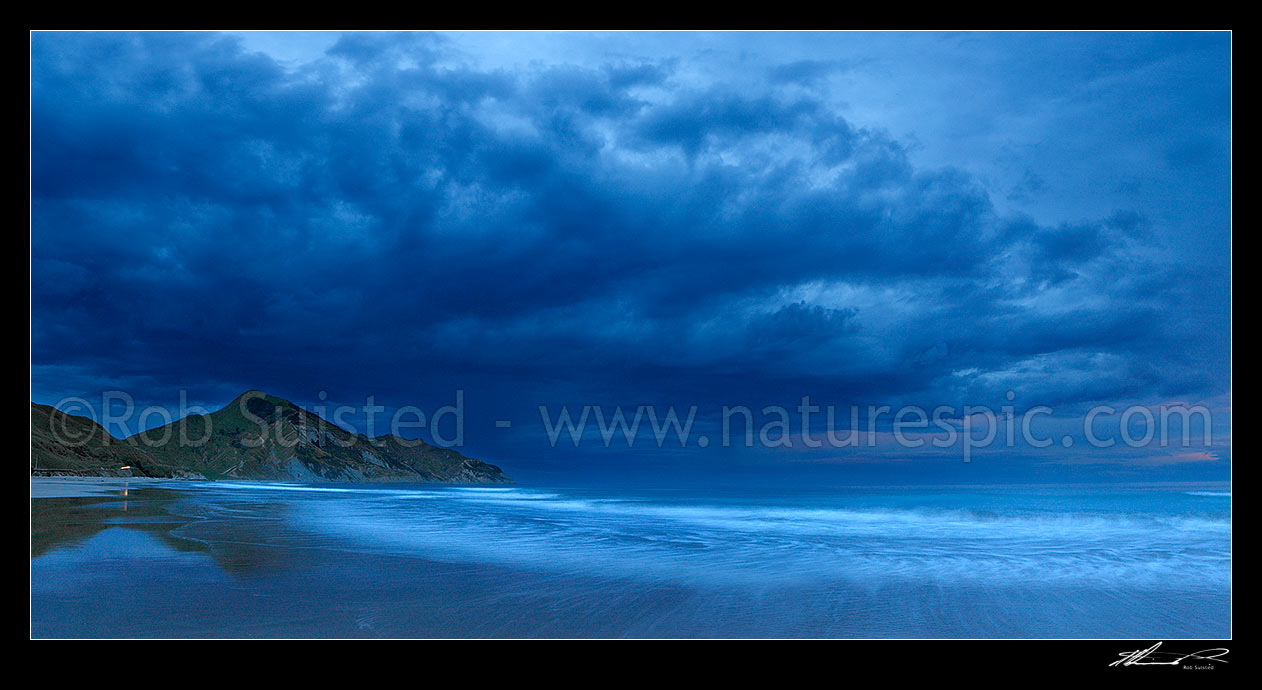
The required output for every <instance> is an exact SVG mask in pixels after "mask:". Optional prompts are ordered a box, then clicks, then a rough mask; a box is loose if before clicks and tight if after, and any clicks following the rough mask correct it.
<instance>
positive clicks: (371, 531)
mask: <svg viewBox="0 0 1262 690" xmlns="http://www.w3.org/2000/svg"><path fill="white" fill-rule="evenodd" d="M67 481H69V482H70V484H73V483H74V482H73V480H54V479H46V480H35V479H33V480H32V495H33V496H36V497H35V498H32V504H31V505H32V508H31V510H32V518H31V519H32V525H31V528H32V558H31V604H30V605H31V635H32V636H33V637H56V638H63V637H72V638H78V637H89V638H100V637H107V638H134V637H143V638H168V637H230V638H255V637H280V638H291V637H297V638H308V637H333V638H357V637H404V638H412V637H418V638H432V637H438V638H466V637H479V638H481V637H485V638H589V637H596V638H624V637H631V638H656V637H667V638H673V637H686V638H733V637H736V638H816V637H821V638H934V639H937V638H1137V637H1143V638H1158V639H1159V638H1220V637H1229V636H1230V635H1231V493H1230V490H1229V489H1228V488H1222V489H1220V490H1206V489H1205V488H1203V487H1199V488H1196V487H1193V488H1189V487H1186V486H1184V487H1180V486H1143V487H1119V486H1105V485H1102V486H971V487H888V486H886V487H828V488H824V487H810V488H801V489H786V488H782V487H777V488H760V487H756V486H750V487H743V488H723V489H697V488H686V489H668V488H645V487H636V488H633V489H629V488H619V487H616V486H601V487H564V488H554V487H545V486H528V485H526V486H468V487H465V486H435V485H366V484H355V485H330V484H318V485H304V484H293V483H271V482H266V483H265V482H194V481H170V482H143V483H139V482H138V483H135V484H128V483H118V482H116V483H104V484H95V485H92V486H91V487H90V488H89V489H88V490H85V491H83V492H80V493H74V492H71V493H72V494H73V495H60V494H58V492H57V491H55V490H54V491H51V492H50V491H48V490H47V485H48V484H49V483H52V485H53V486H65V485H66V484H64V482H67ZM57 482H63V484H57ZM37 483H40V484H39V486H38V487H37V486H36V485H37ZM37 488H38V489H39V490H38V491H37V490H36V489H37ZM42 496H51V497H42Z"/></svg>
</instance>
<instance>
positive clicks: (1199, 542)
mask: <svg viewBox="0 0 1262 690" xmlns="http://www.w3.org/2000/svg"><path fill="white" fill-rule="evenodd" d="M263 488H268V489H274V488H275V485H268V486H266V487H263ZM276 490H278V491H288V492H293V493H292V494H291V495H293V496H294V497H295V500H296V501H300V502H301V505H300V506H295V510H293V511H291V512H292V514H293V515H294V516H295V518H296V519H297V520H298V521H300V522H301V524H302V525H303V526H304V528H306V529H309V530H312V531H314V532H317V533H320V534H323V535H326V536H327V537H330V538H334V539H338V540H341V541H342V542H343V543H344V545H345V547H346V548H351V549H368V550H372V551H376V552H382V553H393V554H398V553H405V554H414V555H419V556H423V557H428V558H436V559H443V560H453V561H461V562H468V561H474V562H485V563H489V564H497V565H504V566H512V567H527V568H532V569H540V570H547V571H566V572H576V573H585V574H597V575H599V576H601V577H610V576H617V577H632V578H652V579H656V580H669V581H688V582H712V583H723V584H728V585H744V586H755V587H756V586H764V585H766V584H768V583H770V582H796V583H816V584H820V583H827V582H830V581H838V582H839V581H847V582H851V583H867V584H871V585H873V586H879V585H880V583H882V582H889V581H891V580H915V581H921V582H930V583H931V582H935V581H947V580H949V581H952V582H974V583H977V584H978V585H981V586H1013V587H1020V586H1024V584H1028V583H1029V582H1034V581H1042V582H1046V583H1061V584H1082V583H1095V584H1096V585H1100V584H1104V585H1109V586H1114V585H1118V584H1119V583H1124V584H1125V585H1126V586H1132V587H1135V586H1140V587H1142V586H1157V585H1161V586H1173V587H1181V586H1197V587H1230V562H1231V548H1230V544H1231V523H1230V519H1229V517H1224V516H1206V515H1186V514H1160V513H1140V512H1136V513H1124V514H1102V513H1090V512H1061V513H1047V512H1028V511H1022V510H1013V511H1012V512H1009V513H996V512H993V511H990V512H984V511H975V510H967V509H962V508H959V507H952V508H942V509H928V508H905V507H897V506H892V507H861V508H860V507H846V506H829V505H809V504H807V505H758V504H753V503H731V502H727V503H720V502H716V501H710V502H705V501H702V502H678V501H668V500H665V499H660V498H657V499H654V498H645V497H632V496H616V495H607V494H606V495H593V494H590V493H589V494H584V493H581V492H557V491H544V490H536V489H525V488H499V487H497V488H495V489H492V490H481V489H479V488H473V489H470V488H464V487H461V488H456V489H452V488H441V489H435V490H428V489H415V488H409V489H341V488H332V487H330V488H327V489H325V488H320V487H307V488H302V489H301V490H300V488H299V487H284V488H281V489H276ZM304 491H307V492H308V493H309V495H312V496H313V498H312V499H311V500H306V499H303V498H301V495H302V492H304ZM320 492H325V493H328V492H332V493H341V494H348V493H349V494H351V495H352V496H344V497H345V498H352V500H341V499H338V500H327V499H325V500H320V499H318V498H314V496H317V495H318V494H319V493H320ZM400 498H402V499H407V500H402V501H401V500H398V499H400ZM891 501H892V502H896V501H895V500H894V499H891Z"/></svg>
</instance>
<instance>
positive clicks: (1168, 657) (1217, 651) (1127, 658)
mask: <svg viewBox="0 0 1262 690" xmlns="http://www.w3.org/2000/svg"><path fill="white" fill-rule="evenodd" d="M1161 645H1162V643H1161V642H1158V643H1157V644H1155V645H1153V646H1151V647H1149V648H1148V649H1137V650H1135V651H1133V652H1122V653H1121V654H1119V655H1118V656H1120V657H1122V658H1120V659H1118V660H1117V661H1114V662H1113V663H1111V664H1109V666H1178V665H1179V664H1181V663H1183V662H1184V661H1185V660H1187V659H1192V660H1194V661H1208V662H1211V663H1214V662H1218V661H1221V662H1223V663H1224V664H1225V663H1227V660H1226V659H1224V658H1222V657H1224V656H1226V654H1227V649H1226V648H1224V647H1216V648H1214V649H1202V650H1201V651H1199V652H1192V653H1191V654H1178V653H1175V652H1159V651H1157V649H1158V648H1159V647H1161Z"/></svg>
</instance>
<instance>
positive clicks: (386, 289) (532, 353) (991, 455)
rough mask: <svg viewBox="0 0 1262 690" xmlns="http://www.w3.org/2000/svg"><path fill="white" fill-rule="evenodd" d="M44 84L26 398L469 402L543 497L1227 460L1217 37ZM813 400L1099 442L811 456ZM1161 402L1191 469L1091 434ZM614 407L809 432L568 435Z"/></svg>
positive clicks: (478, 53) (272, 56)
mask: <svg viewBox="0 0 1262 690" xmlns="http://www.w3.org/2000/svg"><path fill="white" fill-rule="evenodd" d="M30 98H31V397H32V400H34V401H36V402H43V403H47V404H55V403H57V402H59V401H62V400H64V399H65V398H67V397H68V396H76V397H80V398H83V399H85V400H89V401H94V402H96V403H99V402H100V401H101V399H102V394H103V392H105V391H123V392H126V393H127V394H128V395H129V396H131V398H132V399H134V401H135V403H136V405H137V406H138V407H143V406H146V405H157V406H162V407H164V408H168V409H172V410H177V406H178V403H179V400H180V399H181V391H186V393H185V394H184V395H185V396H186V397H187V399H188V400H189V401H190V402H192V403H196V404H200V405H204V406H205V407H207V408H210V409H216V408H217V407H219V406H222V405H224V404H226V403H227V402H229V401H230V400H232V399H233V398H234V397H235V396H236V395H238V394H239V393H241V392H242V391H244V390H246V389H261V390H264V391H266V392H268V393H271V394H274V395H278V396H281V397H285V398H288V399H290V400H293V401H294V402H297V403H299V404H302V405H304V406H308V407H310V406H315V405H328V406H332V405H337V404H347V405H352V406H356V407H360V406H363V405H364V404H365V402H366V400H367V398H368V396H372V398H373V401H374V403H375V404H378V405H381V406H383V407H384V408H386V410H387V413H386V414H387V415H389V413H390V411H392V410H396V409H398V408H399V407H401V406H405V405H411V406H416V407H419V408H421V409H422V410H424V411H426V412H427V413H428V414H431V415H432V414H433V413H434V412H435V411H436V410H437V409H438V408H439V407H441V406H444V405H455V404H456V401H457V391H460V396H461V400H462V404H461V408H462V412H463V417H464V424H463V427H464V429H463V444H462V446H461V450H462V452H465V453H466V454H468V455H472V456H475V457H480V458H482V459H485V460H488V461H490V462H495V463H496V464H499V465H501V466H503V467H505V468H506V469H507V470H508V471H509V472H510V474H515V476H519V477H523V476H524V477H540V478H549V479H555V478H557V477H567V476H581V475H585V474H593V475H594V474H600V473H611V472H612V473H616V472H626V473H636V472H639V473H641V474H643V475H645V476H666V475H680V476H683V475H687V474H689V473H693V474H698V475H700V476H715V475H717V474H730V475H732V476H736V475H743V474H748V473H752V474H759V475H762V474H771V475H775V474H776V473H781V474H785V475H788V474H795V473H806V474H808V475H810V474H811V473H818V474H820V476H828V477H830V478H835V477H840V478H842V479H853V480H856V481H858V480H867V479H871V478H874V477H876V478H891V477H892V478H895V479H896V480H898V481H914V480H918V479H925V478H933V479H936V480H943V481H958V482H966V483H967V482H973V481H984V480H987V479H994V478H998V477H1025V478H1034V479H1055V480H1067V481H1068V480H1077V479H1080V478H1084V477H1085V478H1114V479H1116V478H1121V479H1126V480H1130V481H1143V480H1200V479H1225V478H1227V477H1229V474H1230V456H1231V451H1230V441H1231V433H1230V412H1231V403H1230V394H1231V337H1230V335H1231V302H1230V299H1231V223H1230V221H1231V43H1230V34H1227V33H1100V32H1082V33H1059V34H1058V33H964V34H957V33H936V32H923V33H881V32H868V33H862V32H861V33H747V32H732V33H713V34H709V33H682V32H662V33H653V32H622V33H610V34H596V33H553V32H524V33H494V32H457V33H444V34H427V33H418V34H412V33H348V34H338V33H297V32H288V33H272V32H246V33H232V34H220V33H195V34H175V33H99V34H98V33H51V32H36V33H33V34H32V35H31V94H30ZM803 396H809V398H810V400H811V402H812V404H814V405H818V406H821V407H826V406H829V405H834V406H836V407H837V409H838V412H837V418H838V419H840V420H849V416H850V413H849V409H850V408H851V407H852V406H858V407H860V408H861V409H863V410H866V408H867V407H868V406H869V405H872V406H881V405H888V406H891V408H892V409H893V410H898V409H900V408H901V407H903V406H908V405H912V406H919V407H921V408H923V409H925V410H930V409H932V408H934V407H937V406H944V405H945V406H954V407H957V408H962V407H963V406H965V405H975V406H988V407H990V408H992V409H994V410H999V409H1000V408H1001V406H1005V405H1007V406H1011V408H1012V410H1014V412H1013V415H1011V416H1016V415H1021V414H1023V413H1024V412H1026V411H1028V410H1030V409H1032V408H1035V407H1040V406H1043V407H1046V408H1048V409H1049V410H1050V412H1048V413H1047V414H1044V415H1042V416H1041V417H1040V418H1039V420H1038V422H1037V424H1036V426H1038V427H1039V429H1040V432H1039V433H1040V434H1041V435H1043V436H1047V437H1053V438H1062V437H1063V438H1068V439H1071V441H1075V442H1074V443H1072V444H1071V441H1066V442H1065V443H1063V444H1062V443H1057V444H1054V445H1052V446H1051V447H1049V448H1036V447H1032V446H1031V445H1030V444H1028V443H1021V442H1018V443H1017V444H1015V446H1005V447H1001V448H985V449H982V450H978V451H977V452H976V455H975V456H974V458H973V461H972V462H968V463H964V462H961V461H960V458H959V453H958V452H957V451H956V450H955V449H951V448H946V449H935V448H924V447H922V448H917V449H912V448H908V447H905V446H903V445H900V444H897V443H892V442H890V436H891V434H890V431H891V430H892V427H891V424H892V422H891V421H890V420H889V419H888V418H886V419H884V420H882V419H880V417H879V415H878V416H877V418H876V419H875V421H873V425H872V426H871V430H872V431H873V434H872V438H873V439H878V440H877V441H874V445H871V446H864V447H862V448H842V449H839V448H835V447H827V446H826V447H823V448H812V447H810V445H809V444H807V443H804V442H803V441H804V439H803V438H802V437H801V435H800V431H801V423H800V421H799V420H798V415H797V412H796V411H794V409H795V408H796V406H797V405H799V402H800V400H801V398H802V397H803ZM1173 404H1184V405H1201V406H1204V407H1205V408H1206V409H1208V410H1210V412H1211V413H1212V423H1211V425H1210V426H1211V432H1212V433H1211V435H1212V440H1211V441H1210V442H1209V444H1208V445H1206V444H1204V443H1203V439H1201V438H1200V436H1199V435H1197V436H1196V437H1195V438H1194V441H1197V442H1196V443H1194V444H1193V446H1192V447H1188V446H1186V445H1184V446H1180V447H1155V446H1152V445H1148V446H1145V447H1131V446H1130V445H1127V444H1123V443H1118V444H1115V445H1114V446H1112V447H1110V448H1108V449H1102V448H1095V447H1088V446H1087V445H1086V444H1085V443H1083V442H1082V441H1083V440H1084V439H1085V436H1084V433H1083V419H1084V417H1085V416H1086V415H1087V414H1088V413H1089V412H1090V410H1091V409H1092V408H1093V407H1094V406H1099V405H1108V406H1110V407H1112V408H1115V409H1118V410H1121V409H1123V408H1126V407H1128V406H1136V405H1138V406H1143V407H1145V408H1146V409H1150V410H1155V409H1158V408H1159V407H1160V406H1162V405H1173ZM595 405H599V406H601V407H602V410H603V411H604V412H605V413H606V414H608V413H610V412H611V411H612V410H613V409H614V408H615V407H616V406H621V407H622V408H623V409H624V410H626V412H627V414H628V416H630V415H631V413H632V412H633V411H634V410H635V409H636V408H637V407H638V406H641V405H646V406H653V407H654V409H655V410H657V411H658V414H659V415H660V414H662V412H663V411H665V410H666V409H667V407H668V406H675V407H676V408H677V409H678V410H681V411H682V410H685V409H687V408H689V407H691V406H696V408H697V409H698V412H697V416H696V420H695V424H696V430H698V432H699V433H700V432H704V433H706V434H708V435H710V436H714V434H716V433H717V429H718V425H719V422H720V414H719V411H720V410H721V408H722V406H725V405H726V406H738V405H743V406H747V407H749V408H751V409H752V410H753V411H754V412H755V413H758V412H759V411H760V410H761V409H762V408H764V406H777V405H779V406H785V407H787V408H789V409H790V411H793V419H792V420H791V421H790V422H789V428H790V434H788V435H789V436H790V437H792V435H793V434H795V433H796V434H798V437H797V443H793V444H792V445H791V446H786V445H783V444H780V443H775V444H765V443H764V444H756V447H752V448H751V447H743V446H742V447H735V446H739V444H735V446H733V447H728V446H725V445H723V444H719V443H717V442H716V443H714V444H713V445H712V446H710V447H707V448H702V447H699V446H698V445H697V444H696V443H695V442H692V443H685V444H678V443H676V444H673V445H672V444H669V443H667V444H666V445H665V446H664V447H662V448H657V447H655V446H654V445H653V444H652V443H651V441H652V439H648V441H649V443H647V444H645V443H637V445H635V446H634V447H632V448H627V447H626V444H625V443H624V444H617V443H615V444H612V446H611V447H609V448H605V447H604V446H603V445H602V444H601V443H599V442H596V443H590V442H587V441H589V440H590V439H591V438H592V437H595V436H598V430H597V429H588V433H587V434H586V435H585V436H584V443H583V444H582V447H579V448H575V447H574V446H573V444H571V443H570V442H569V440H567V439H566V438H564V437H563V439H562V442H561V443H558V444H556V445H555V446H553V445H552V444H551V443H550V442H549V440H548V438H547V435H546V433H545V430H546V427H545V424H544V421H543V415H542V414H541V412H540V410H539V408H540V406H544V407H545V408H547V411H548V415H549V416H550V417H551V418H552V419H555V417H556V415H557V414H558V412H559V410H560V408H561V406H566V407H567V408H568V409H570V410H572V411H573V413H574V416H575V417H577V416H578V414H579V411H580V410H581V409H582V408H583V407H584V406H595ZM176 413H177V414H178V410H177V412H176ZM681 416H682V412H681ZM871 417H872V415H870V414H867V413H866V412H863V413H861V414H860V418H859V421H860V424H861V425H862V426H864V427H865V428H866V427H867V425H868V422H869V420H870V419H871ZM963 417H964V415H963V414H956V415H954V416H953V418H954V419H956V420H957V421H959V420H962V419H963ZM348 418H350V419H353V420H361V416H356V415H350V416H349V417H348ZM1098 419H1099V420H1100V426H1099V427H1098V428H1099V429H1103V430H1104V431H1103V432H1101V434H1103V433H1106V432H1107V431H1108V428H1109V424H1110V423H1111V422H1110V421H1109V420H1110V419H1114V420H1115V419H1116V415H1112V416H1106V417H1101V418H1098ZM153 421H154V418H152V417H151V418H150V419H149V420H148V422H149V423H144V422H140V421H138V420H132V421H131V422H130V424H132V425H133V428H132V430H133V431H134V430H138V428H139V427H143V426H153ZM497 421H508V422H510V423H511V427H508V426H497V425H496V424H495V422H497ZM356 423H357V424H358V423H359V421H356ZM961 423H962V422H961ZM758 424H761V421H759V422H758ZM1112 424H1113V426H1114V427H1117V426H1118V425H1119V424H1120V423H1118V422H1112ZM1115 430H1116V429H1115ZM432 431H433V429H429V428H427V429H424V430H420V431H417V432H415V433H417V434H419V435H421V436H422V437H429V435H430V434H431V432H432ZM445 433H446V435H447V436H448V437H450V436H451V435H452V434H451V430H448V431H447V432H445ZM116 435H122V433H121V432H116ZM737 435H738V436H739V433H738V434H737ZM771 436H773V437H775V436H776V435H775V434H771ZM715 438H717V436H715ZM431 440H432V439H431ZM795 476H796V475H795Z"/></svg>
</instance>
